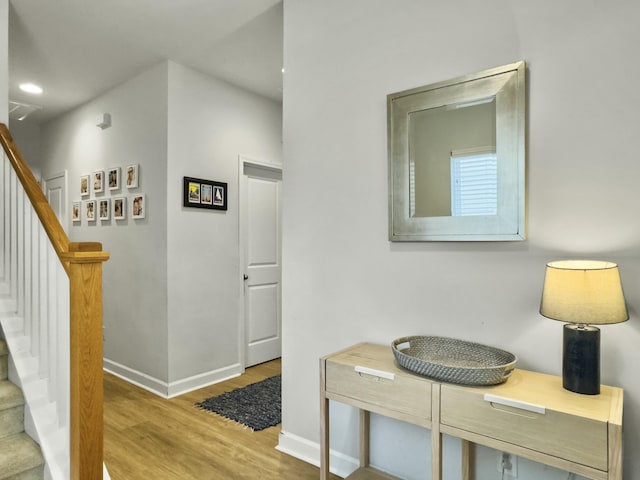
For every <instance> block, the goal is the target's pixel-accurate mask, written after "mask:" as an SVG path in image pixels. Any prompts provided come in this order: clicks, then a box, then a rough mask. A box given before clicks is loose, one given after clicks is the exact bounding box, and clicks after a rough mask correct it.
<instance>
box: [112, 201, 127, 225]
mask: <svg viewBox="0 0 640 480" xmlns="http://www.w3.org/2000/svg"><path fill="white" fill-rule="evenodd" d="M113 218H115V219H116V220H124V219H126V218H127V197H115V198H114V199H113Z"/></svg>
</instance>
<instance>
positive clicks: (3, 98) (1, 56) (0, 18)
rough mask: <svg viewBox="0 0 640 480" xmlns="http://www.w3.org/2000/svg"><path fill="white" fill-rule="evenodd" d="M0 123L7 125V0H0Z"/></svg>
mask: <svg viewBox="0 0 640 480" xmlns="http://www.w3.org/2000/svg"><path fill="white" fill-rule="evenodd" d="M0 26H2V28H0V123H4V124H5V125H9V0H0Z"/></svg>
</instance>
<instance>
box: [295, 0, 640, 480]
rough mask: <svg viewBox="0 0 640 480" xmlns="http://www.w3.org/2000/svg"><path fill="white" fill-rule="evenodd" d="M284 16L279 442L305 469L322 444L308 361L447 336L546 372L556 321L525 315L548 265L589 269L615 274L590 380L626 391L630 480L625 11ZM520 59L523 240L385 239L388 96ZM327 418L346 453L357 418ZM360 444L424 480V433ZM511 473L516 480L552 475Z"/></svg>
mask: <svg viewBox="0 0 640 480" xmlns="http://www.w3.org/2000/svg"><path fill="white" fill-rule="evenodd" d="M284 7H285V8H284V28H285V33H284V44H285V45H284V48H285V50H284V58H285V71H286V74H285V77H284V115H283V120H284V166H285V182H284V185H283V187H284V190H283V205H284V213H283V222H284V232H283V238H284V245H283V257H284V258H283V269H284V270H283V288H284V290H283V322H284V326H283V331H284V340H283V432H284V436H283V442H284V441H288V440H287V438H289V439H292V441H291V442H290V444H289V447H290V448H292V449H293V450H295V449H296V448H298V451H297V452H298V453H299V454H301V455H302V454H303V448H304V446H305V445H306V446H309V443H308V442H312V443H311V445H313V444H314V442H317V441H318V439H319V433H318V432H319V421H318V420H319V419H318V416H319V411H318V410H319V401H318V358H319V357H320V356H322V355H325V354H328V353H330V352H333V351H336V350H338V349H340V348H343V347H345V346H348V345H350V344H353V343H356V342H360V341H371V342H377V343H383V344H389V343H390V342H391V341H392V340H393V339H394V338H397V337H400V336H404V335H411V334H434V335H447V336H455V337H458V338H465V339H470V340H475V341H479V342H484V343H488V344H492V345H496V346H499V347H503V348H505V349H507V350H509V351H512V352H514V353H515V354H517V355H518V356H519V358H520V361H519V366H520V367H522V368H528V369H534V370H539V371H543V372H548V373H553V374H559V373H560V364H561V339H562V328H561V324H560V323H558V322H552V321H549V320H548V319H546V318H544V317H541V316H540V315H539V313H538V308H539V302H540V293H541V288H542V280H543V275H544V266H545V263H546V262H547V261H550V260H553V259H560V258H565V257H573V258H575V257H593V258H602V259H608V260H612V261H616V262H618V263H619V265H620V269H621V275H622V281H623V285H624V287H625V293H626V296H627V301H628V304H629V309H630V315H631V318H630V320H629V321H628V322H626V323H624V324H620V325H612V326H604V327H603V328H602V381H603V383H606V384H612V385H619V386H622V387H624V388H625V402H626V404H625V427H624V441H625V479H631V480H633V479H640V457H638V456H637V455H635V451H634V449H635V447H636V446H637V445H638V444H640V383H639V382H638V381H637V371H636V370H637V369H636V365H638V364H639V363H640V349H639V348H638V345H640V323H639V321H638V305H640V288H639V287H640V255H639V254H638V252H639V251H640V220H639V218H640V217H639V216H638V214H637V212H638V210H639V208H640V196H639V195H638V194H637V191H638V188H637V178H638V176H639V175H640V166H639V165H640V164H638V162H637V152H636V150H637V146H636V143H637V142H636V137H637V131H638V120H637V109H638V105H640V90H639V89H638V88H637V81H636V79H637V78H638V76H639V75H640V66H638V64H637V62H633V61H629V59H631V58H635V56H636V46H637V45H638V43H639V42H640V31H638V29H637V26H636V23H637V22H636V20H637V18H638V16H639V14H640V6H639V4H638V3H637V2H635V1H633V0H618V1H616V2H613V3H612V2H609V3H607V4H604V3H597V2H586V3H585V2H581V1H578V0H567V1H565V2H561V3H558V2H554V1H551V0H543V1H541V2H512V1H508V0H488V1H486V2H475V1H472V0H457V1H453V2H452V1H446V0H428V1H415V0H400V1H397V2H389V1H384V0H353V1H350V2H343V1H339V0H327V1H322V2H320V1H312V0H304V1H296V2H285V5H284ZM518 60H525V61H527V64H528V86H529V88H528V112H529V113H528V131H527V137H528V149H527V155H528V181H527V189H528V194H527V197H528V198H527V200H528V228H529V237H528V240H527V241H525V242H514V243H508V242H497V243H455V242H451V243H404V244H400V243H389V242H388V240H387V191H388V190H387V145H386V104H385V100H386V95H387V94H388V93H391V92H396V91H400V90H403V89H407V88H411V87H417V86H420V85H424V84H428V83H433V82H437V81H441V80H446V79H449V78H454V77H456V76H459V75H463V74H466V73H473V72H477V71H481V70H484V69H486V68H490V67H494V66H498V65H503V64H507V63H511V62H514V61H518ZM334 408H335V410H336V412H335V413H336V416H335V417H334V421H332V428H333V429H334V431H335V432H334V433H335V434H334V435H332V442H333V443H332V448H336V449H337V450H338V451H340V452H343V453H346V454H348V455H352V456H354V455H356V452H357V449H356V446H355V438H356V427H355V425H356V421H357V416H356V415H355V413H354V412H353V411H352V410H351V409H348V408H340V407H338V406H335V405H334ZM381 431H382V432H383V433H384V437H385V438H386V439H387V441H386V442H381V441H380V438H381V436H380V435H379V433H380V432H381ZM374 436H375V438H376V440H375V441H374V442H373V450H374V453H373V458H372V460H373V462H374V463H376V464H378V465H380V466H382V467H384V468H386V469H388V470H391V471H393V472H396V473H400V474H401V475H403V477H406V478H409V479H418V478H428V474H427V473H425V471H424V468H426V466H427V463H428V459H426V457H428V455H426V454H425V452H427V451H428V450H426V449H427V448H428V444H429V443H428V436H427V433H426V432H422V431H420V430H419V429H415V428H413V427H408V426H406V425H404V424H401V423H399V422H392V421H384V420H382V419H376V423H375V425H374ZM447 441H448V442H449V440H447ZM296 442H297V443H296ZM292 445H293V446H292ZM448 445H450V447H451V448H450V449H449V451H448V452H447V453H445V463H446V466H447V476H448V478H449V479H455V478H456V467H455V463H456V462H457V458H456V453H457V452H456V450H457V447H456V443H455V442H449V443H448ZM312 450H313V449H312ZM481 452H484V451H483V450H481ZM316 454H317V451H316ZM481 457H482V458H481V459H480V467H479V468H480V469H481V470H480V472H484V473H483V474H484V476H482V475H481V476H479V478H494V477H495V476H496V472H495V460H496V459H495V453H487V452H484V453H481ZM521 466H522V468H520V471H519V477H518V478H519V479H531V478H536V479H542V478H544V479H556V478H557V479H565V478H566V473H564V474H562V473H560V472H557V471H554V470H551V469H547V468H543V467H541V466H536V465H532V464H529V463H527V462H523V465H521ZM482 468H485V469H486V471H483V470H482Z"/></svg>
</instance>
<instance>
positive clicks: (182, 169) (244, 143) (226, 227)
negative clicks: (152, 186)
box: [167, 63, 282, 391]
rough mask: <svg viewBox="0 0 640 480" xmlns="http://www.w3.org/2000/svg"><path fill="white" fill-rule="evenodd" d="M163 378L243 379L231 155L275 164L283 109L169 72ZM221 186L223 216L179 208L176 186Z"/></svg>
mask: <svg viewBox="0 0 640 480" xmlns="http://www.w3.org/2000/svg"><path fill="white" fill-rule="evenodd" d="M169 66H170V67H169V142H168V152H169V154H168V155H169V162H168V183H167V214H168V245H167V258H168V273H169V275H168V291H169V306H168V316H169V358H170V363H169V378H170V380H171V381H174V382H175V385H174V390H175V391H179V390H180V389H181V388H188V387H189V381H188V380H186V379H189V378H192V377H194V376H195V377H198V378H195V379H194V380H193V381H194V382H195V383H198V382H201V381H202V378H206V379H209V381H214V380H216V379H219V378H223V377H224V376H225V375H231V374H237V373H240V372H241V365H240V362H241V359H240V343H239V342H240V341H241V339H240V338H239V336H238V322H239V321H240V318H239V309H240V305H241V304H240V302H241V301H242V290H241V275H242V274H241V266H240V264H239V261H240V260H239V247H238V229H239V225H238V221H239V212H238V155H241V154H242V155H245V156H248V157H251V158H256V159H260V160H262V161H265V162H271V163H281V161H282V141H281V139H282V106H281V104H280V103H278V102H275V101H272V100H268V99H266V98H264V97H261V96H258V95H255V94H252V93H249V92H247V91H245V90H242V89H240V88H237V87H234V86H232V85H230V84H228V83H225V82H222V81H219V80H216V79H214V78H211V77H208V76H206V75H203V74H201V73H198V72H196V71H194V70H192V69H189V68H186V67H183V66H181V65H178V64H175V63H170V64H169ZM185 176H188V177H196V178H203V179H206V180H214V181H220V182H226V183H227V184H228V209H227V210H226V211H219V210H204V209H195V208H185V207H183V206H182V195H183V192H182V185H183V177H185Z"/></svg>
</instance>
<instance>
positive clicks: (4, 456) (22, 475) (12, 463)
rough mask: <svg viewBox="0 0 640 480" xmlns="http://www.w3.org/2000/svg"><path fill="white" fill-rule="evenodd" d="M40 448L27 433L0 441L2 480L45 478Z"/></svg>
mask: <svg viewBox="0 0 640 480" xmlns="http://www.w3.org/2000/svg"><path fill="white" fill-rule="evenodd" d="M43 465H44V460H43V458H42V453H41V452H40V447H39V446H38V444H37V443H36V442H34V441H33V440H32V439H31V438H30V437H29V436H28V435H26V434H25V433H18V434H16V435H12V436H10V437H6V438H3V439H0V480H13V479H20V480H27V479H29V480H31V479H34V480H36V479H42V478H44V468H43Z"/></svg>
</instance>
